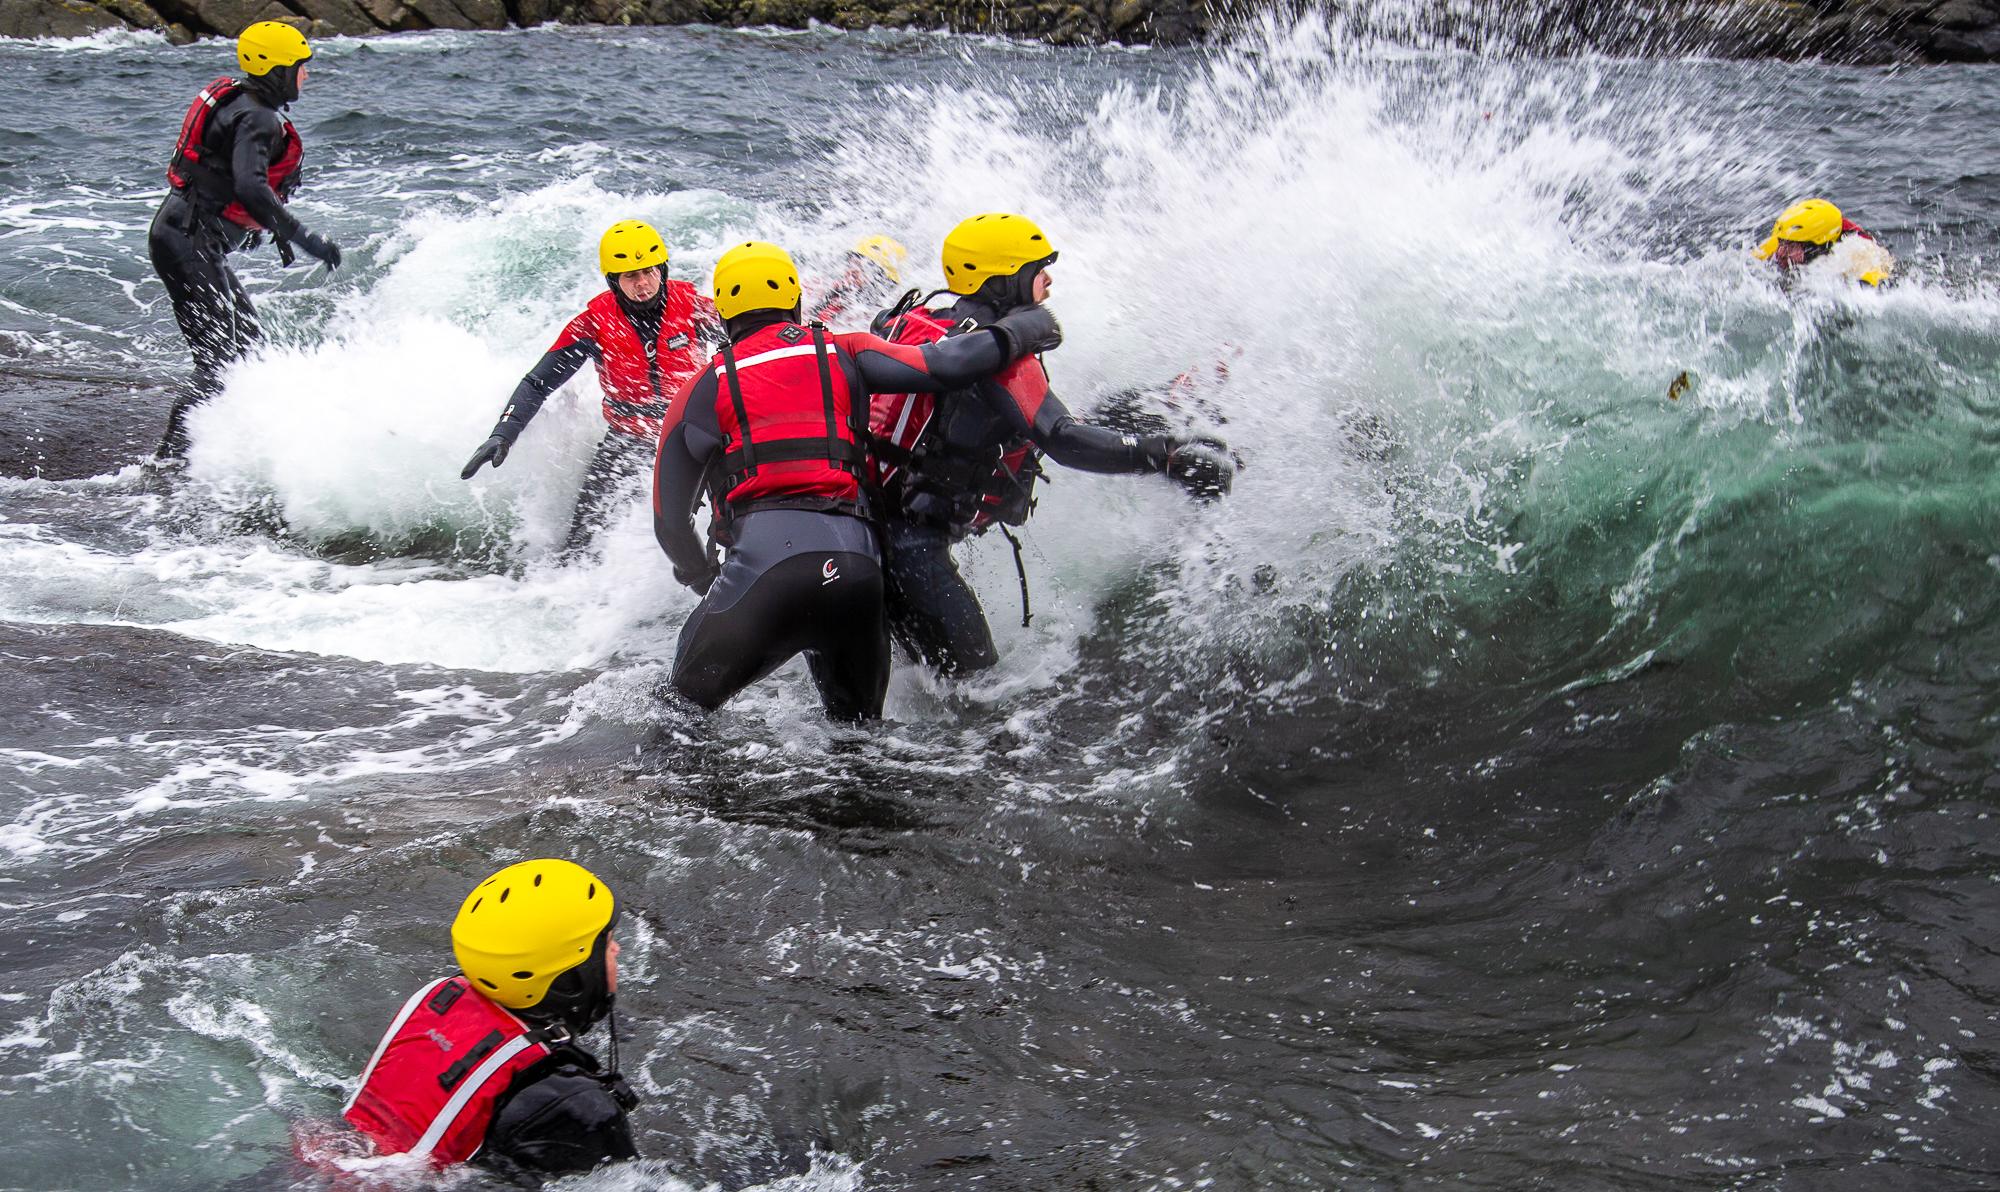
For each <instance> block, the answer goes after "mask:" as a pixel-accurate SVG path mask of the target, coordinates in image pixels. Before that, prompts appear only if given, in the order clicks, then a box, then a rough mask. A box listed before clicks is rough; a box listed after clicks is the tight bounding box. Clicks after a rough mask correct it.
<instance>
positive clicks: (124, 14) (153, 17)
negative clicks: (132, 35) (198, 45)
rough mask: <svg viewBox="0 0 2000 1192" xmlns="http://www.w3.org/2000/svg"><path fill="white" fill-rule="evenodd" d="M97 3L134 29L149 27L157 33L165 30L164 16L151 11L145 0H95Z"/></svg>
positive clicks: (150, 6) (151, 8)
mask: <svg viewBox="0 0 2000 1192" xmlns="http://www.w3.org/2000/svg"><path fill="white" fill-rule="evenodd" d="M97 3H98V5H99V6H100V7H102V8H103V9H104V10H105V11H106V12H109V13H111V14H113V15H115V16H116V17H117V18H118V19H119V20H121V21H124V22H125V23H126V24H128V25H130V26H132V27H133V28H134V29H151V30H153V31H155V32H158V33H165V32H166V31H167V22H166V18H164V17H162V16H161V15H160V14H159V13H157V12H155V11H153V7H152V5H150V4H147V3H146V0H97Z"/></svg>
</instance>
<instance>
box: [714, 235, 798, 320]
mask: <svg viewBox="0 0 2000 1192" xmlns="http://www.w3.org/2000/svg"><path fill="white" fill-rule="evenodd" d="M798 304H799V267H798V266H797V265H794V264H792V255H791V254H790V253H788V252H786V251H785V250H784V249H782V248H779V247H778V246H777V245H775V244H772V243H769V242H768V241H764V240H745V241H744V242H743V243H741V244H739V245H737V246H736V247H735V248H732V249H730V250H729V251H728V252H726V253H723V254H722V259H721V260H719V261H717V262H716V263H715V312H716V313H717V314H719V315H721V316H722V317H723V318H725V319H733V318H735V317H736V316H737V315H740V314H743V313H744V312H746V311H753V310H790V309H792V308H793V307H795V306H797V305H798Z"/></svg>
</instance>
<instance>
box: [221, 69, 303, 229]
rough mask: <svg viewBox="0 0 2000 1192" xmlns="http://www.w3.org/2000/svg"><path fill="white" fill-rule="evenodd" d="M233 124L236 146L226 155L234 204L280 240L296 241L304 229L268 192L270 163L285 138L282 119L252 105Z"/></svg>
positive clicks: (275, 195)
mask: <svg viewBox="0 0 2000 1192" xmlns="http://www.w3.org/2000/svg"><path fill="white" fill-rule="evenodd" d="M242 102H243V103H248V104H249V107H248V109H246V110H245V111H244V113H243V115H242V116H241V118H239V119H238V120H237V121H236V144H235V146H234V147H233V148H231V150H230V151H229V176H230V179H231V185H233V186H234V187H235V189H236V201H237V202H239V203H241V204H243V209H244V210H245V211H248V212H249V213H250V217H251V218H252V219H255V220H256V221H257V222H258V223H260V224H263V225H264V226H265V227H267V228H269V229H271V232H272V233H273V234H274V235H276V236H277V238H278V239H280V240H294V241H295V240H299V239H302V238H303V237H304V236H305V235H306V230H305V228H304V227H303V226H302V225H301V224H300V223H299V221H298V220H296V219H294V218H292V213H291V212H290V211H288V210H286V209H285V204H284V201H283V200H281V199H279V198H278V194H277V192H276V191H274V190H272V189H271V176H270V170H271V163H272V162H273V161H276V160H277V157H278V151H279V149H280V148H282V146H283V143H284V136H285V123H284V118H283V117H281V116H279V115H278V114H277V113H276V112H273V111H271V110H270V109H269V108H265V107H261V106H258V105H257V104H255V103H252V102H251V101H248V100H245V101H242Z"/></svg>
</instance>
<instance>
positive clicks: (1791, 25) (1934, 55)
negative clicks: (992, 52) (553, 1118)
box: [0, 0, 2000, 63]
mask: <svg viewBox="0 0 2000 1192" xmlns="http://www.w3.org/2000/svg"><path fill="white" fill-rule="evenodd" d="M1263 2H1265V3H1280V2H1283V3H1289V2H1290V0H1263ZM1328 2H1329V3H1331V4H1333V6H1334V7H1336V8H1341V9H1345V10H1347V11H1348V12H1350V13H1351V14H1354V15H1357V16H1359V17H1360V18H1361V19H1362V20H1364V21H1366V20H1367V19H1368V16H1369V8H1370V6H1369V5H1368V4H1367V3H1366V2H1365V0H1328ZM1244 8H1245V6H1244V5H1242V4H1241V3H1239V2H1238V0H977V2H974V0H4V3H0V37H79V36H84V35H87V34H91V33H96V32H99V31H100V30H104V29H119V28H135V29H154V30H160V31H164V32H165V33H166V34H167V35H168V36H169V37H172V38H174V39H175V40H186V39H188V38H190V37H194V36H211V35H213V36H220V37H234V36H235V35H236V34H237V33H239V32H241V31H242V28H243V26H245V25H247V24H249V23H251V22H252V21H262V20H282V21H289V22H292V23H294V24H296V25H298V26H299V27H300V28H301V29H303V30H304V31H305V33H306V35H307V36H309V37H311V36H321V37H324V36H331V35H335V34H348V35H358V34H365V33H371V32H406V31H409V30H415V29H502V28H506V27H507V26H509V25H538V24H541V23H543V22H545V21H561V22H563V23H565V24H599V25H682V24H693V23H702V24H713V25H725V26H731V25H733V26H741V25H781V26H794V27H796V26H802V25H805V24H807V23H808V22H812V21H819V22H822V23H825V24H829V25H837V26H840V27H842V28H850V29H863V28H868V27H870V26H875V25H882V26H889V27H901V26H906V25H910V26H916V27H919V28H929V29H936V28H950V29H958V30H962V31H966V32H979V33H1001V34H1006V35H1009V36H1014V37H1032V38H1040V39H1041V40H1044V41H1047V42H1050V43H1052V44H1056V45H1076V44H1096V43H1102V42H1109V41H1121V42H1127V43H1137V42H1150V43H1153V44H1157V45H1182V44H1186V43H1189V42H1194V41H1199V40H1201V39H1202V38H1204V37H1206V36H1208V35H1209V33H1210V32H1212V31H1213V30H1214V29H1216V28H1217V27H1219V26H1221V25H1222V24H1224V23H1225V22H1226V21H1227V19H1228V14H1231V13H1238V12H1241V11H1244ZM1401 11H1403V12H1405V13H1407V11H1408V10H1401ZM1495 14H1501V15H1500V16H1499V17H1498V18H1497V19H1496V16H1495ZM1416 26H1417V28H1419V29H1420V30H1421V31H1422V32H1423V33H1424V34H1425V35H1427V36H1441V37H1444V38H1446V39H1448V40H1463V41H1466V42H1470V43H1475V44H1491V42H1492V41H1493V40H1494V34H1495V32H1496V26H1504V28H1503V29H1501V30H1500V32H1501V33H1502V34H1503V35H1504V37H1505V39H1506V40H1508V41H1510V42H1511V43H1513V44H1515V45H1518V46H1521V47H1523V48H1526V49H1528V50H1530V51H1542V52H1552V53H1568V52H1577V51H1591V52H1599V53H1620V54H1640V55H1647V54H1681V53H1689V52H1698V53H1706V54H1715V55H1720V56H1727V57H1740V58H1762V57H1776V58H1805V57H1817V58H1826V59H1830V60H1834V61H1841V62H1854V63H1887V62H1994V61H2000V0H1657V2H1656V3H1653V4H1648V5H1639V6H1633V5H1619V4H1603V3H1600V2H1598V0H1542V2H1541V3H1539V4H1537V5H1533V6H1528V5H1498V4H1495V5H1490V6H1488V5H1470V6H1468V5H1466V4H1464V3H1463V0H1432V3H1431V5H1430V8H1429V11H1428V15H1420V16H1419V19H1418V20H1417V21H1416Z"/></svg>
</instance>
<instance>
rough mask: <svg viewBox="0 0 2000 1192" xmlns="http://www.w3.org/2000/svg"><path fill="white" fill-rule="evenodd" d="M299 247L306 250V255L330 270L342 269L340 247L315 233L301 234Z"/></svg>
mask: <svg viewBox="0 0 2000 1192" xmlns="http://www.w3.org/2000/svg"><path fill="white" fill-rule="evenodd" d="M298 245H299V247H300V248H303V249H305V250H306V255H307V256H309V257H311V258H312V259H313V260H315V261H319V262H322V263H323V264H325V265H326V267H327V268H328V269H338V268H340V246H339V245H338V244H335V243H334V242H333V241H331V240H328V239H327V238H326V237H324V236H321V235H318V234H317V233H314V232H300V233H299V237H298Z"/></svg>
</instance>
